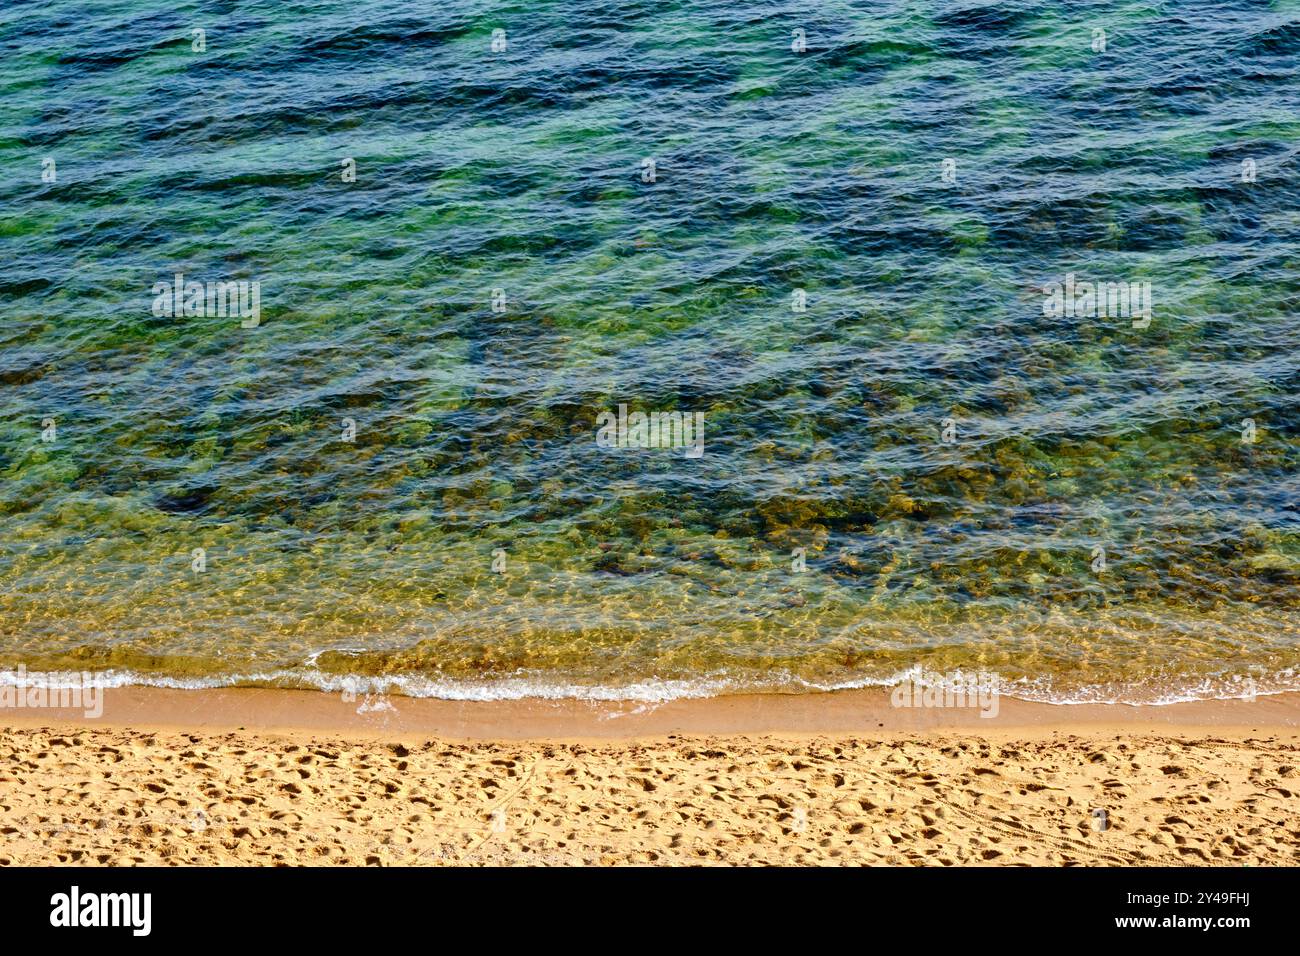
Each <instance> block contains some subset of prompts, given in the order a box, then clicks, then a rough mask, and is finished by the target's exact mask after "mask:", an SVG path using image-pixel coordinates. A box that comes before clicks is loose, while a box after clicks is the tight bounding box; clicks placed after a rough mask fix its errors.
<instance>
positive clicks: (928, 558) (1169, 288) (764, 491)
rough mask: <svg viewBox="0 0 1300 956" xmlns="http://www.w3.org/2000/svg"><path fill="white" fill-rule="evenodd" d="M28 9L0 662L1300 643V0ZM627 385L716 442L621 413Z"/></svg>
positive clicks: (1288, 673)
mask: <svg viewBox="0 0 1300 956" xmlns="http://www.w3.org/2000/svg"><path fill="white" fill-rule="evenodd" d="M195 28H201V29H203V30H205V49H204V50H202V51H196V50H195V49H193V37H192V33H191V31H192V30H193V29H195ZM1095 28H1101V29H1104V30H1105V32H1106V48H1105V50H1104V52H1096V51H1094V50H1093V48H1092V46H1093V42H1094V33H1093V31H1094V29H1095ZM497 29H501V30H504V31H505V39H506V46H505V49H503V50H501V51H499V52H494V51H493V49H492V43H493V31H494V30H497ZM795 30H803V31H804V36H805V37H806V38H807V49H806V51H805V52H803V53H797V52H795V51H794V50H792V48H791V44H792V42H793V36H794V31H795ZM0 51H3V54H4V56H3V63H4V65H3V67H0V94H2V95H0V102H3V108H2V109H0V168H3V169H4V170H5V171H6V175H5V177H4V178H3V180H0V255H2V256H3V262H4V266H3V269H2V270H0V286H2V287H3V288H0V293H2V294H0V302H3V308H4V314H5V318H6V321H5V322H4V324H3V326H2V327H0V478H2V479H3V481H0V513H3V519H4V521H3V527H4V534H3V536H2V537H0V666H14V665H17V664H19V663H24V664H27V665H29V666H32V667H47V668H56V669H57V668H65V667H77V668H83V667H88V668H92V669H114V670H116V671H119V672H122V673H127V674H133V675H136V676H137V677H138V678H140V679H150V680H176V681H182V682H189V683H201V682H222V681H247V680H250V679H259V680H274V681H276V682H288V683H294V682H307V683H316V684H323V685H331V682H333V681H337V680H338V679H340V678H341V677H342V676H344V675H367V676H369V677H373V678H380V679H395V680H398V682H399V683H398V684H397V685H395V686H399V687H400V688H402V689H405V690H407V691H408V692H412V693H434V694H443V695H449V696H491V695H503V694H529V693H550V694H589V695H591V694H595V695H602V694H604V695H613V696H618V695H620V694H623V695H631V696H671V695H674V694H682V693H718V692H725V691H728V690H735V689H739V688H743V687H750V686H770V687H778V688H783V689H791V690H799V689H807V688H809V687H826V686H840V685H851V684H859V683H873V682H888V681H890V680H892V679H894V678H896V677H897V675H898V674H899V673H900V672H903V671H905V670H907V669H908V668H915V667H923V668H926V669H928V670H936V671H941V672H949V671H952V670H954V669H960V668H964V669H967V670H969V669H981V670H989V671H993V672H996V673H998V674H1000V675H1002V676H1004V677H1005V678H1007V679H1009V680H1014V681H1017V682H1018V684H1017V687H1018V688H1019V690H1020V692H1021V693H1024V694H1025V695H1026V696H1040V697H1046V698H1050V699H1057V700H1074V699H1083V698H1104V699H1124V700H1152V699H1172V698H1175V697H1186V696H1216V695H1223V694H1231V693H1237V692H1238V690H1239V688H1240V686H1241V681H1243V680H1245V679H1247V678H1250V679H1253V680H1254V681H1255V682H1256V685H1257V686H1258V688H1259V689H1260V690H1263V691H1267V690H1273V689H1280V688H1283V687H1292V686H1295V684H1296V671H1295V668H1296V667H1297V665H1298V664H1300V650H1298V649H1297V634H1298V629H1297V594H1298V593H1300V592H1297V585H1298V584H1300V513H1298V502H1300V480H1298V479H1297V464H1298V460H1297V459H1298V457H1300V456H1298V454H1297V435H1298V433H1300V409H1298V408H1297V401H1296V394H1297V388H1298V386H1300V373H1298V366H1300V330H1298V327H1297V322H1296V319H1295V312H1296V306H1297V302H1298V301H1300V298H1298V290H1300V279H1298V275H1300V273H1298V272H1297V264H1298V262H1300V203H1298V200H1300V145H1298V143H1300V111H1298V110H1297V107H1300V96H1298V95H1297V90H1298V89H1300V87H1298V86H1297V65H1298V61H1300V5H1298V4H1296V3H1294V2H1288V3H1274V4H1267V3H1228V4H1223V3H1213V4H1211V3H1202V2H1194V3H1180V4H1177V5H1155V6H1153V5H1151V4H1146V3H1131V4H1115V3H1054V4H1040V3H1012V2H1008V3H992V4H989V3H982V4H974V3H954V2H948V3H937V2H935V3H919V2H918V3H872V4H849V3H838V4H817V5H813V6H785V5H781V4H776V3H751V4H743V3H742V4H739V5H737V4H735V3H678V4H672V3H668V4H649V3H632V4H601V3H566V4H559V3H541V4H536V3H534V4H515V5H511V4H493V3H458V2H453V3H450V4H442V5H439V6H437V7H436V8H433V9H425V8H424V7H420V8H418V9H416V8H413V7H412V5H411V4H409V3H400V2H374V0H365V2H352V3H271V2H254V3H238V4H234V3H181V4H169V5H155V4H147V3H138V2H129V3H121V2H119V3H112V4H106V3H89V4H88V3H61V2H55V3H40V4H37V3H30V2H29V3H18V4H17V5H14V6H7V7H6V8H5V9H4V10H3V11H0ZM47 158H48V159H52V160H54V169H55V172H56V175H57V179H56V180H55V181H53V182H46V181H43V179H42V174H43V171H45V170H46V169H47V168H48V166H47V164H44V163H43V161H44V160H46V159H47ZM348 159H351V160H353V161H354V162H355V171H356V176H355V181H354V182H353V181H345V177H344V175H343V173H344V171H345V169H346V168H347V167H346V166H345V160H348ZM648 159H649V160H653V163H654V181H653V182H646V181H644V178H643V176H644V173H645V171H646V163H645V161H646V160H648ZM948 159H951V160H953V161H954V162H955V166H949V167H947V168H948V169H949V170H951V171H952V172H953V173H955V178H954V177H953V176H952V175H949V176H948V177H946V179H947V180H950V181H945V164H944V161H945V160H948ZM1246 160H1249V161H1252V162H1253V163H1254V164H1255V175H1254V181H1253V182H1243V171H1244V167H1243V161H1246ZM176 273H182V274H184V275H185V276H186V278H187V279H191V280H199V281H205V282H206V281H213V282H217V281H241V280H242V281H246V282H253V281H256V282H258V283H259V288H260V296H261V298H260V314H259V316H258V319H259V321H258V324H257V326H256V327H255V328H246V327H244V323H243V322H241V317H240V316H237V315H236V316H233V317H232V316H230V315H222V316H214V315H190V316H184V315H182V316H179V317H178V316H174V315H156V314H155V313H154V311H153V309H152V305H153V303H154V299H155V295H154V291H153V290H154V285H155V283H158V282H163V283H170V282H171V281H172V279H173V276H174V275H175V274H176ZM1067 274H1075V275H1077V276H1079V277H1085V278H1089V279H1091V280H1092V281H1111V280H1115V281H1118V280H1124V281H1135V282H1138V281H1149V282H1150V283H1151V287H1152V298H1153V315H1152V319H1151V322H1150V325H1149V326H1148V327H1146V328H1135V327H1134V325H1133V322H1132V321H1130V319H1129V317H1127V316H1120V317H1115V316H1074V315H1069V316H1060V315H1056V316H1049V315H1045V314H1044V310H1043V300H1044V295H1043V287H1044V285H1045V284H1047V283H1050V282H1063V281H1064V280H1065V276H1066V275H1067ZM493 290H502V292H503V294H504V299H503V300H499V301H503V304H504V308H503V309H502V310H501V311H497V310H495V309H494V300H493ZM796 290H803V291H804V294H805V296H806V310H804V311H795V310H794V309H793V308H792V302H793V301H794V298H793V297H794V296H795V295H796ZM620 403H625V404H627V405H628V406H629V407H630V408H631V409H633V410H640V411H644V412H651V411H679V412H683V413H687V414H692V415H693V414H696V413H702V414H703V415H704V453H703V454H702V455H701V456H700V457H699V458H689V457H686V456H685V454H684V453H683V449H680V448H678V449H671V448H655V449H622V450H606V449H602V448H600V447H599V446H598V445H597V443H596V428H597V416H599V415H600V414H601V413H602V412H605V411H613V410H616V409H617V407H618V405H619V404H620ZM48 420H52V423H53V426H54V427H53V431H51V430H50V429H49V427H48V424H47V421H48ZM345 420H346V421H348V422H351V423H352V425H353V426H354V427H355V438H354V440H352V441H345V440H344V429H345V427H346V424H345ZM1247 420H1249V422H1250V423H1251V424H1250V425H1249V426H1247V425H1246V424H1244V423H1245V422H1246V421H1247ZM945 421H948V422H950V424H951V426H952V431H951V433H950V435H949V436H948V437H951V438H953V439H954V440H953V441H951V442H948V441H945V440H944V437H945V436H944V429H945ZM1251 428H1253V433H1250V432H1249V430H1250V429H1251ZM1248 433H1249V434H1248ZM46 438H49V439H52V440H45V439H46ZM1247 438H1249V439H1250V440H1246V439H1247ZM800 548H802V549H804V552H803V553H804V560H805V561H806V571H803V572H798V571H795V570H793V565H794V564H795V562H796V555H795V551H796V549H800ZM195 549H202V562H201V564H202V567H203V570H202V571H196V570H195V569H194V568H195V566H196V565H195V561H196V559H195V557H194V551H195ZM1099 549H1100V550H1099ZM494 552H500V553H501V554H500V555H498V556H497V558H496V560H497V564H498V571H501V572H503V573H498V571H494V570H493V562H494ZM501 555H503V556H504V562H505V563H504V567H502V566H501V564H500V562H501ZM1099 556H1100V557H1102V558H1104V567H1103V566H1102V565H1101V564H1099V562H1098V558H1099ZM381 683H382V681H381Z"/></svg>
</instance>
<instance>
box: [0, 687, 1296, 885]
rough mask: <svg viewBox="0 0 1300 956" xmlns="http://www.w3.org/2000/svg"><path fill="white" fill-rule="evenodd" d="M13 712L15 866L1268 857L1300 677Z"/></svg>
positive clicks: (1291, 773) (8, 842)
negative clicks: (983, 700)
mask: <svg viewBox="0 0 1300 956" xmlns="http://www.w3.org/2000/svg"><path fill="white" fill-rule="evenodd" d="M108 695H109V696H108V698H107V700H106V702H105V708H104V714H105V716H104V717H101V718H98V719H94V720H90V719H86V718H85V717H84V716H82V715H78V714H72V713H66V712H62V711H40V712H36V711H23V710H10V711H8V712H7V713H6V718H7V719H6V725H5V728H6V729H5V730H4V731H3V733H0V782H2V783H3V787H2V788H0V793H3V797H2V798H0V864H4V865H9V866H13V865H39V864H76V865H98V864H102V865H131V864H155V863H172V864H182V865H184V864H251V865H278V864H291V865H293V864H305V865H382V866H405V865H417V866H419V865H575V864H586V865H647V864H652V865H718V864H738V865H747V864H790V865H858V864H868V865H881V864H889V865H938V866H948V865H1017V864H1019V865H1023V864H1037V865H1051V866H1077V865H1084V866H1144V865H1189V864H1190V865H1222V866H1242V865H1251V866H1270V865H1286V864H1292V865H1293V864H1295V863H1296V862H1297V861H1300V850H1298V849H1297V848H1298V847H1300V799H1298V797H1297V790H1300V775H1298V774H1297V771H1296V767H1297V765H1300V725H1298V724H1300V722H1298V721H1297V717H1298V716H1300V699H1297V696H1296V695H1279V696H1274V697H1262V698H1259V699H1258V700H1256V701H1210V702H1199V703H1188V704H1175V705H1169V706H1163V707H1131V706H1119V705H1088V706H1070V707H1062V706H1050V705H1035V704H1027V703H1022V702H1018V701H1011V700H1004V701H1002V707H1001V711H1000V713H999V715H998V717H997V718H996V719H994V720H986V719H982V718H980V717H979V715H978V713H977V712H972V711H953V710H919V709H918V710H900V709H897V708H892V707H891V706H890V704H889V700H888V697H887V695H885V694H884V693H882V692H874V693H873V692H866V691H862V692H842V693H836V694H819V695H801V696H764V697H759V696H753V697H729V698H727V697H724V698H714V699H710V700H701V701H677V702H673V703H669V704H664V705H655V706H651V705H644V704H640V705H633V704H624V705H612V704H599V705H597V704H590V703H584V702H578V701H561V702H546V701H508V702H496V703H453V702H447V701H435V700H412V699H404V698H384V699H377V700H376V699H371V700H366V699H363V700H360V701H345V700H341V699H340V698H339V697H338V696H337V695H326V694H321V693H315V692H296V691H281V690H259V689H244V690H220V691H218V690H213V691H170V690H159V689H150V688H123V689H117V690H112V691H109V692H108Z"/></svg>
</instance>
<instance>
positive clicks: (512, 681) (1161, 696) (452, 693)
mask: <svg viewBox="0 0 1300 956" xmlns="http://www.w3.org/2000/svg"><path fill="white" fill-rule="evenodd" d="M978 676H982V677H991V679H992V680H994V681H995V682H996V686H997V688H998V691H999V693H1001V694H1002V695H1003V696H1005V697H1009V698H1013V699H1016V700H1024V701H1029V702H1033V703H1043V704H1058V705H1063V706H1070V705H1080V704H1124V705H1128V706H1139V707H1140V706H1163V705H1166V704H1178V703H1188V702H1192V701H1202V700H1237V699H1249V698H1251V697H1252V696H1254V697H1265V696H1272V695H1277V694H1284V693H1288V692H1292V691H1300V674H1298V673H1297V672H1296V671H1295V670H1294V669H1291V668H1288V669H1286V670H1283V671H1280V672H1278V673H1276V674H1272V675H1267V676H1260V675H1254V674H1224V675H1214V676H1207V677H1199V678H1195V679H1191V678H1189V679H1185V680H1178V679H1164V680H1162V681H1160V682H1156V681H1153V680H1147V681H1133V682H1129V683H1111V684H1098V685H1086V686H1082V687H1079V686H1074V687H1061V686H1059V685H1058V684H1057V683H1056V682H1055V681H1052V680H1050V679H1047V678H1016V679H1004V678H1001V677H999V676H998V675H996V674H992V675H984V674H981V675H978ZM971 677H972V674H971V672H968V671H961V670H957V671H952V672H945V673H937V672H931V671H925V670H923V669H922V668H921V667H920V666H912V667H908V668H906V669H904V670H902V671H899V672H897V673H895V674H893V675H891V676H888V677H872V676H862V677H853V678H847V679H843V680H832V681H818V680H810V679H807V678H804V677H800V676H798V675H794V674H790V673H786V672H778V673H774V674H769V675H766V676H763V677H755V676H742V675H735V674H728V673H725V672H715V673H711V674H705V675H701V676H699V677H693V678H684V679H671V678H647V679H643V680H639V681H632V682H629V683H627V684H619V685H612V684H582V683H576V682H572V681H563V680H556V679H554V678H547V677H544V676H540V675H520V676H515V677H502V678H495V679H491V680H454V679H450V678H431V677H424V676H418V675H417V676H410V675H400V676H389V677H371V676H363V675H357V674H328V673H325V672H323V671H319V670H315V669H314V668H302V669H293V668H283V669H278V670H270V671H255V672H249V673H239V674H225V675H213V676H207V677H171V676H166V675H157V674H146V673H139V672H135V671H128V670H105V671H46V672H36V671H16V670H0V686H15V685H18V684H20V683H23V682H26V683H27V684H28V685H31V684H32V683H33V681H36V680H39V681H40V683H41V684H42V685H43V686H45V687H47V688H50V689H61V688H65V687H67V688H71V687H80V686H85V685H86V683H87V682H90V681H93V682H94V684H95V685H96V686H98V687H105V688H119V687H130V686H138V687H160V688H167V689H173V690H204V689H215V688H224V687H280V688H287V689H304V690H319V691H324V692H326V693H346V694H352V695H356V696H363V695H368V696H374V695H394V696H400V697H411V698H432V699H436V700H447V701H466V702H470V701H503V700H552V701H558V700H579V701H591V702H607V703H643V704H664V703H668V702H670V701H674V700H700V699H707V698H711V697H724V696H731V695H736V694H773V693H779V694H807V693H831V692H834V691H845V690H861V689H865V688H870V687H882V688H888V687H896V686H898V685H899V684H900V683H903V682H904V681H910V682H913V683H916V684H919V685H922V686H944V685H947V684H952V683H959V682H961V681H963V680H969V679H970V678H971Z"/></svg>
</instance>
